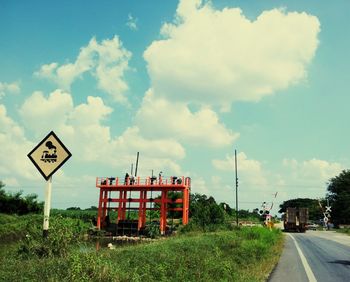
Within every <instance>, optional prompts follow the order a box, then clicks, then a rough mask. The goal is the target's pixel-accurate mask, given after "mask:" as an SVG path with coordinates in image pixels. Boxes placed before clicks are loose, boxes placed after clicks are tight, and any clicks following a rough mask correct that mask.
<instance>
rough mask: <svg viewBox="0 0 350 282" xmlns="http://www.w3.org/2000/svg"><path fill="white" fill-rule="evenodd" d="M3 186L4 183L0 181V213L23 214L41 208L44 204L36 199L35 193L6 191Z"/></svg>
mask: <svg viewBox="0 0 350 282" xmlns="http://www.w3.org/2000/svg"><path fill="white" fill-rule="evenodd" d="M4 186H5V184H4V183H2V182H1V181H0V213H7V214H19V215H24V214H28V213H39V212H41V211H42V210H43V207H44V204H43V202H38V201H37V198H38V196H37V195H35V194H30V195H26V196H22V191H20V192H17V193H14V194H12V193H8V192H5V190H4V189H3V187H4Z"/></svg>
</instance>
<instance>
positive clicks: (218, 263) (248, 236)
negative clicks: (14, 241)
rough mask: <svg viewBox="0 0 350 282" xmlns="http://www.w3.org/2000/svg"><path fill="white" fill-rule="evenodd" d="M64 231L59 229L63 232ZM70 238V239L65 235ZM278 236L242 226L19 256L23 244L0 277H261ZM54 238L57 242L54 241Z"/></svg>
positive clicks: (1, 267) (0, 268)
mask: <svg viewBox="0 0 350 282" xmlns="http://www.w3.org/2000/svg"><path fill="white" fill-rule="evenodd" d="M62 230H63V229H62ZM65 230H66V231H63V232H67V229H65ZM50 235H52V232H51V233H50ZM68 238H71V237H70V236H69V235H68ZM281 238H282V234H281V233H280V231H277V230H274V231H272V232H270V231H269V230H267V229H264V228H245V229H244V228H243V229H240V230H235V231H224V232H213V233H202V232H198V233H191V234H187V235H186V236H184V235H182V236H175V237H171V238H169V239H167V240H159V241H156V242H154V243H150V244H141V245H133V246H126V247H120V248H117V249H116V250H108V249H104V250H101V251H99V252H96V251H94V250H93V249H92V248H91V249H90V248H87V247H85V248H81V247H80V248H75V249H73V248H71V249H67V248H65V246H60V247H63V249H65V250H69V251H66V252H57V253H55V252H46V253H45V256H42V254H41V253H40V252H39V253H38V252H37V251H35V252H27V253H26V252H24V254H25V255H23V247H20V248H19V250H20V251H19V254H16V253H15V252H13V249H12V250H8V251H7V252H6V251H1V254H2V255H1V258H0V279H1V280H3V281H13V279H14V277H16V278H15V279H16V281H38V280H43V281H140V280H142V281H213V280H214V279H215V280H216V279H220V280H223V281H265V280H266V278H267V275H268V274H269V272H270V271H271V270H272V268H273V266H274V265H275V263H276V262H277V259H278V256H279V253H280V251H281V248H282V244H281V242H282V240H281ZM61 239H63V238H61ZM60 241H62V240H60ZM53 242H57V241H55V240H54V239H52V243H53ZM21 244H23V242H22V243H21ZM50 244H51V243H50ZM50 244H48V245H49V247H47V249H52V250H56V251H58V249H59V248H58V245H55V244H52V245H50ZM70 244H72V241H70ZM71 246H74V245H71ZM36 250H38V249H36ZM39 250H40V249H39ZM45 250H46V249H45ZM17 253H18V252H17Z"/></svg>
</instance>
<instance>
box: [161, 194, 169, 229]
mask: <svg viewBox="0 0 350 282" xmlns="http://www.w3.org/2000/svg"><path fill="white" fill-rule="evenodd" d="M167 198H168V191H167V190H163V191H162V197H161V205H160V234H162V235H164V234H165V231H166V217H167V203H166V201H167Z"/></svg>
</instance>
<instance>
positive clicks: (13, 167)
mask: <svg viewBox="0 0 350 282" xmlns="http://www.w3.org/2000/svg"><path fill="white" fill-rule="evenodd" d="M0 144H1V146H0V156H1V158H0V175H1V177H3V178H4V179H6V181H9V182H10V183H11V184H14V183H17V182H16V181H15V179H14V175H17V177H18V178H25V179H36V178H37V177H38V175H37V174H35V169H34V166H32V165H31V164H30V162H29V160H28V158H27V154H28V153H29V152H30V150H31V149H32V148H33V143H31V142H30V141H28V140H27V139H26V137H25V135H24V130H23V128H22V127H21V126H19V125H18V124H17V123H16V122H15V121H13V120H12V119H11V118H10V117H9V116H8V115H7V110H6V107H5V106H4V105H0Z"/></svg>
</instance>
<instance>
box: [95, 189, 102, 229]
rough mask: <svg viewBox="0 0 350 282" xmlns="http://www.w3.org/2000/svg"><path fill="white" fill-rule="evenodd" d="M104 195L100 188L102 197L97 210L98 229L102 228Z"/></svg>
mask: <svg viewBox="0 0 350 282" xmlns="http://www.w3.org/2000/svg"><path fill="white" fill-rule="evenodd" d="M102 195H103V191H102V189H101V188H100V197H99V200H98V212H97V226H96V227H97V229H98V230H100V229H101V217H102Z"/></svg>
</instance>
